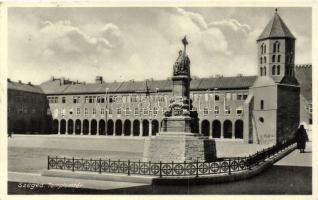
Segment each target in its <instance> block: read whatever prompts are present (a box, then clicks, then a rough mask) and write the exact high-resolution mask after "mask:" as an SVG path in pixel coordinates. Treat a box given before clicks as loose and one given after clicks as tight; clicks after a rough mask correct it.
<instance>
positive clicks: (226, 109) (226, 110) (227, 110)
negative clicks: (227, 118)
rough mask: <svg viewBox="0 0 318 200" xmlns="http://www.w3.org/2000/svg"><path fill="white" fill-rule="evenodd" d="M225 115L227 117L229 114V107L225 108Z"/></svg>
mask: <svg viewBox="0 0 318 200" xmlns="http://www.w3.org/2000/svg"><path fill="white" fill-rule="evenodd" d="M225 114H227V115H229V114H231V107H230V106H225Z"/></svg>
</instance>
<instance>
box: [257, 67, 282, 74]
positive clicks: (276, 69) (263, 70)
mask: <svg viewBox="0 0 318 200" xmlns="http://www.w3.org/2000/svg"><path fill="white" fill-rule="evenodd" d="M260 72H261V76H266V73H267V72H266V67H265V66H264V67H261V68H260ZM272 75H280V66H279V65H277V66H276V65H273V66H272Z"/></svg>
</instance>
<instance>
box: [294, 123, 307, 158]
mask: <svg viewBox="0 0 318 200" xmlns="http://www.w3.org/2000/svg"><path fill="white" fill-rule="evenodd" d="M295 139H296V142H297V149H299V152H300V153H305V148H306V142H307V141H308V140H309V139H308V135H307V132H306V130H305V128H304V125H300V127H299V128H298V129H297V131H296V135H295Z"/></svg>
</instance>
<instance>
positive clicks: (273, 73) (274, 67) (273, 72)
mask: <svg viewBox="0 0 318 200" xmlns="http://www.w3.org/2000/svg"><path fill="white" fill-rule="evenodd" d="M275 74H276V66H275V65H274V66H273V67H272V75H275Z"/></svg>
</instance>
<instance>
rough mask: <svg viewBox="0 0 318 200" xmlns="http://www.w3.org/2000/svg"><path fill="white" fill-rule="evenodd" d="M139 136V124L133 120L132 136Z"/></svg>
mask: <svg viewBox="0 0 318 200" xmlns="http://www.w3.org/2000/svg"><path fill="white" fill-rule="evenodd" d="M139 134H140V122H139V120H134V122H133V135H134V136H139Z"/></svg>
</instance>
